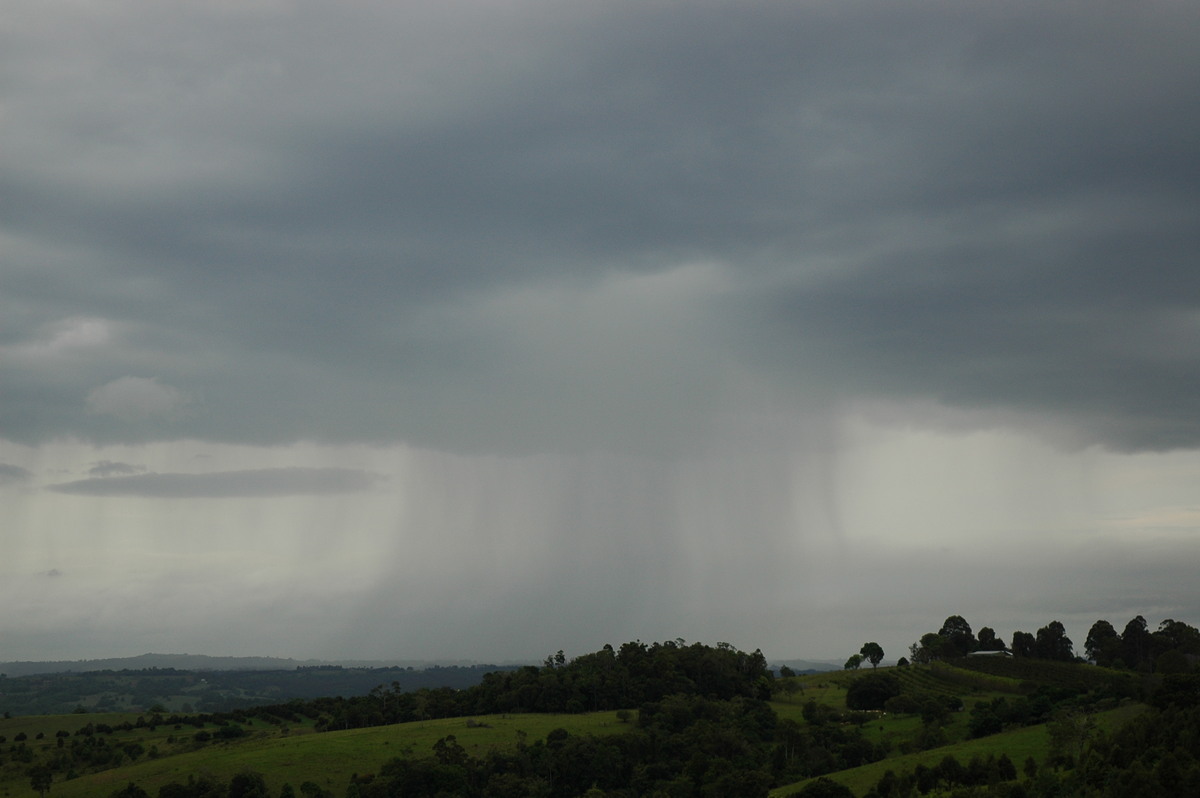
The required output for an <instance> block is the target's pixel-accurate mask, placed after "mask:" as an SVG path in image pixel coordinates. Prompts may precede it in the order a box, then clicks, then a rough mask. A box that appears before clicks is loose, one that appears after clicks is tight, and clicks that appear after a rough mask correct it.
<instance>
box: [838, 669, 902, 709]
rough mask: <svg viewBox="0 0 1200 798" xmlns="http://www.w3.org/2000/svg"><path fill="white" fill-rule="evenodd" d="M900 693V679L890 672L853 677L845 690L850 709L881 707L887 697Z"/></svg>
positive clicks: (847, 704)
mask: <svg viewBox="0 0 1200 798" xmlns="http://www.w3.org/2000/svg"><path fill="white" fill-rule="evenodd" d="M898 695H900V680H899V679H897V678H896V677H895V676H893V675H892V674H890V673H869V674H867V675H866V676H863V677H862V678H859V679H855V680H854V681H853V682H851V683H850V687H849V688H848V689H847V690H846V706H847V707H849V708H850V709H880V710H881V709H883V708H884V704H886V703H887V700H888V699H889V698H894V697H895V696H898Z"/></svg>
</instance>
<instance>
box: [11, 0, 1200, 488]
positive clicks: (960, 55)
mask: <svg viewBox="0 0 1200 798" xmlns="http://www.w3.org/2000/svg"><path fill="white" fill-rule="evenodd" d="M128 8H129V9H130V10H134V9H140V11H141V12H144V13H138V14H131V16H130V17H128V18H127V17H123V16H116V17H111V18H90V17H88V15H87V13H86V12H80V14H79V15H78V16H77V17H73V18H71V19H69V20H67V21H66V22H64V23H58V22H56V23H55V24H53V25H51V24H50V22H49V20H48V18H45V17H42V16H40V15H39V14H40V12H38V11H37V10H36V9H37V7H36V6H32V5H31V6H29V7H28V8H26V9H25V10H24V11H23V12H22V13H21V14H17V15H15V17H14V19H15V22H14V23H13V25H12V26H11V27H10V28H9V30H8V32H7V33H5V34H0V35H2V36H4V37H5V38H6V39H7V40H6V41H0V45H3V46H2V47H0V52H3V53H4V54H3V55H2V56H0V58H2V59H3V62H2V64H0V65H2V66H3V74H5V75H6V76H7V77H6V79H5V81H4V82H3V83H0V101H3V102H4V103H5V107H6V108H7V109H9V110H8V112H7V114H6V118H7V119H9V120H13V121H10V122H8V123H7V124H10V125H12V126H13V129H12V131H11V133H10V134H9V135H8V136H7V137H6V147H5V154H4V155H3V156H0V194H2V195H3V196H5V197H6V198H8V201H7V202H6V203H5V204H4V205H3V207H2V208H0V233H3V234H4V235H5V236H6V238H7V239H11V241H12V244H13V246H12V248H11V249H10V250H9V252H10V254H9V255H8V257H6V261H5V265H4V266H3V270H4V278H5V293H4V295H0V320H2V321H0V359H2V360H0V363H2V364H3V366H4V370H5V394H4V400H3V402H2V403H0V435H3V436H4V437H7V438H10V439H14V440H20V441H26V442H36V441H42V440H47V439H50V438H54V437H58V436H63V435H75V436H79V437H81V438H84V439H87V440H94V441H99V442H112V441H141V440H155V439H175V438H202V439H215V440H226V441H238V442H283V441H291V440H297V439H302V438H304V439H316V440H324V441H337V440H372V439H393V440H394V439H403V440H408V441H412V442H416V443H419V444H422V445H426V446H433V447H437V448H456V449H468V450H476V451H478V450H514V449H538V450H556V449H579V448H591V447H595V446H607V445H614V444H615V445H617V446H622V447H623V446H626V445H630V443H631V442H640V441H650V443H649V446H651V447H652V448H659V447H667V448H677V447H678V446H679V445H681V444H680V442H681V441H685V440H688V439H690V438H692V437H695V435H696V434H697V433H698V432H699V431H702V430H703V429H705V428H706V427H707V426H708V425H710V424H712V423H713V422H714V421H715V420H719V419H721V418H723V417H725V416H727V415H729V414H731V413H737V412H740V411H742V410H749V411H755V410H757V409H758V408H754V407H746V406H745V405H744V404H743V402H744V398H743V397H740V396H738V395H736V392H732V393H731V394H730V395H729V396H726V395H724V394H723V393H722V390H721V388H720V386H722V385H725V384H728V383H729V382H730V380H732V379H733V378H734V375H738V374H741V375H748V376H749V377H750V378H752V379H757V380H762V381H764V382H766V383H768V384H771V385H773V386H774V387H775V388H776V389H777V391H778V395H777V396H775V397H772V398H771V400H770V402H769V404H771V406H773V407H779V406H785V407H786V406H788V405H789V402H794V404H793V405H792V406H793V408H794V407H803V406H804V405H806V404H807V403H810V402H812V401H814V400H819V401H820V402H821V403H822V404H824V403H825V402H828V401H842V400H847V399H853V398H856V397H867V398H873V399H874V398H882V399H885V400H887V399H896V398H898V399H904V400H907V399H913V398H916V399H934V400H936V401H940V402H942V403H946V404H951V405H955V406H960V407H965V408H981V409H1000V410H1004V411H1008V412H1011V413H1013V414H1016V415H1021V416H1028V417H1029V418H1031V419H1035V420H1037V419H1041V420H1049V421H1050V422H1052V423H1062V424H1064V425H1066V426H1067V427H1070V428H1071V429H1072V430H1073V434H1074V435H1077V436H1078V437H1079V439H1080V440H1081V441H1083V442H1100V443H1104V444H1108V445H1111V446H1115V447H1120V448H1131V449H1136V448H1146V447H1149V448H1166V447H1171V446H1194V445H1198V444H1200V425H1198V424H1197V423H1196V422H1195V421H1194V419H1195V418H1200V412H1197V411H1200V407H1198V406H1197V404H1198V403H1200V399H1198V398H1197V397H1200V392H1197V390H1196V388H1197V387H1200V386H1198V385H1197V382H1200V323H1198V322H1197V321H1196V315H1195V314H1196V312H1197V310H1198V309H1200V276H1198V275H1200V270H1196V269H1195V268H1194V265H1195V264H1194V261H1195V253H1196V252H1197V251H1200V248H1198V246H1197V245H1198V244H1200V240H1198V238H1200V236H1198V235H1197V233H1196V232H1195V230H1194V228H1195V227H1196V225H1195V219H1196V218H1197V217H1198V216H1200V200H1198V198H1197V189H1196V186H1197V185H1200V154H1198V153H1200V150H1198V148H1197V147H1196V145H1195V142H1196V141H1197V140H1200V107H1198V106H1197V104H1196V103H1195V102H1194V98H1195V97H1196V96H1200V53H1198V51H1197V48H1195V46H1194V42H1195V40H1196V35H1197V33H1198V31H1200V26H1198V14H1200V12H1197V10H1196V9H1195V8H1194V7H1193V6H1190V5H1187V4H1141V5H1132V4H1124V3H1100V4H1098V5H1096V4H1092V5H1088V6H1087V7H1083V6H1073V5H1070V4H1066V5H1062V4H1059V5H1055V6H1046V5H1044V4H1034V3H1006V4H1003V5H1002V6H981V7H974V6H971V7H964V6H962V5H960V4H937V3H920V4H915V3H914V4H879V3H845V2H838V3H792V4H785V3H740V2H739V3H720V2H715V3H705V4H694V5H690V6H688V7H675V6H662V5H654V6H646V5H645V4H640V3H614V4H605V5H604V6H603V7H595V8H589V9H584V8H576V7H571V6H570V5H563V4H536V3H534V4H505V5H504V6H502V7H497V6H493V5H478V6H473V7H469V8H456V9H453V10H450V9H445V10H439V9H432V8H430V9H425V8H407V7H402V6H393V5H391V4H371V3H356V4H351V5H348V6H345V7H342V6H339V7H338V9H336V11H335V10H334V9H332V7H330V8H323V7H320V6H303V5H302V6H280V7H276V8H275V9H274V10H273V9H271V8H270V7H262V8H258V7H246V8H243V9H240V10H239V9H238V8H236V7H231V8H227V9H223V10H221V9H215V8H213V7H210V6H208V5H207V4H199V5H195V6H192V5H186V4H180V5H179V6H178V7H174V10H173V11H170V12H167V11H165V10H162V9H161V8H160V7H158V6H153V5H152V6H146V7H145V8H143V7H142V6H140V5H139V4H136V3H135V4H132V5H131V6H129V7H128ZM38 45H41V47H39V46H38ZM694 264H712V265H713V268H714V269H715V270H717V273H718V274H719V275H720V280H719V281H716V282H715V283H714V284H713V285H711V286H708V287H707V288H706V289H704V290H701V291H698V292H697V293H696V294H695V295H693V296H689V297H687V298H686V299H685V301H684V302H683V304H682V306H678V307H673V308H672V310H673V311H674V312H675V315H673V316H671V317H670V318H666V317H665V316H666V314H665V313H664V311H663V307H662V305H661V303H660V300H661V297H655V301H642V300H643V299H645V296H644V295H643V294H640V293H637V292H638V291H642V290H648V289H645V288H644V286H641V285H640V284H637V285H636V288H635V289H631V292H629V293H621V292H620V291H616V292H613V293H611V294H605V293H604V292H605V291H607V290H609V288H610V287H611V282H612V281H613V280H633V279H634V278H636V277H637V276H654V275H667V274H671V273H673V270H677V269H679V268H681V267H686V266H689V265H694ZM670 290H674V289H670ZM597 295H600V296H602V297H603V298H604V301H603V302H593V303H592V304H591V305H589V302H592V301H593V300H594V298H595V297H596V296H597ZM514 296H516V297H518V298H520V301H512V297H514ZM584 309H590V311H591V314H590V315H589V313H587V312H583V310H584ZM81 319H96V320H100V321H102V322H104V323H105V324H106V325H107V327H104V328H103V329H104V330H105V331H106V332H105V335H101V336H94V337H90V338H89V337H87V336H74V337H72V336H70V335H65V334H64V333H63V329H64V328H63V327H62V326H61V325H63V324H64V323H67V322H70V320H76V321H75V322H74V323H75V327H73V328H71V329H76V328H80V329H82V328H81V326H80V325H81V322H80V321H79V320H81ZM56 325H58V326H56ZM631 331H632V332H633V333H636V336H635V335H634V334H632V333H631ZM665 339H670V340H671V342H672V343H671V345H669V346H667V345H664V344H663V343H662V342H663V341H664V340H665ZM664 375H666V376H664ZM110 386H125V387H127V388H129V387H139V388H140V389H141V390H142V391H143V394H147V393H148V392H150V391H151V390H153V391H157V394H156V395H157V396H158V397H159V398H160V399H162V401H163V402H167V400H168V399H170V400H171V402H167V404H169V405H170V407H171V408H172V409H174V408H175V407H176V406H177V405H178V407H179V408H181V409H180V411H179V412H145V411H146V408H147V407H154V406H155V405H147V404H146V402H145V401H143V402H142V403H140V404H139V403H137V402H133V401H132V399H129V401H128V402H127V405H125V406H121V407H120V408H118V410H120V412H115V411H114V412H107V413H98V412H89V411H90V410H94V404H95V402H92V404H91V405H89V397H93V398H94V397H96V396H97V392H98V391H104V390H105V389H106V388H108V387H110ZM109 393H112V391H109ZM102 395H104V396H107V394H102ZM122 396H125V395H124V394H122ZM126 398H127V399H128V397H126ZM143 398H144V397H143ZM176 400H178V401H176ZM184 400H186V402H185V401H184ZM185 406H186V409H185V410H184V409H183V408H185ZM146 478H149V476H147V477H146ZM80 484H87V483H80Z"/></svg>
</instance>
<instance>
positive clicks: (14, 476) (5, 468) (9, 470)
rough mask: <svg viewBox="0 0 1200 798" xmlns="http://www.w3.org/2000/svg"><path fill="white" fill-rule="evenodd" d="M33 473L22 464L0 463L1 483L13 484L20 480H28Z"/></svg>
mask: <svg viewBox="0 0 1200 798" xmlns="http://www.w3.org/2000/svg"><path fill="white" fill-rule="evenodd" d="M31 476H32V474H30V473H29V471H27V470H26V469H24V468H21V467H20V466H15V465H10V464H8V463H0V485H13V484H16V483H18V482H26V481H28V480H29V478H30V477H31Z"/></svg>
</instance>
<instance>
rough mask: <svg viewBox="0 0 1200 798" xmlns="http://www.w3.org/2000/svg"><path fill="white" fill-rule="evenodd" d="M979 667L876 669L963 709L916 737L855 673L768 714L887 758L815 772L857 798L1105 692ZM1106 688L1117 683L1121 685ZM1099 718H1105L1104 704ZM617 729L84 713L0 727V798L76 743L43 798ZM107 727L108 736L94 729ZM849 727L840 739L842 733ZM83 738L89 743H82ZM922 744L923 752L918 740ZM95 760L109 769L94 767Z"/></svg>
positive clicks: (985, 748) (1011, 745)
mask: <svg viewBox="0 0 1200 798" xmlns="http://www.w3.org/2000/svg"><path fill="white" fill-rule="evenodd" d="M1005 667H1006V666H1005V665H1004V664H999V665H996V664H992V663H988V664H987V665H986V666H985V668H986V672H985V671H982V670H975V669H972V668H970V667H969V666H967V665H965V664H964V665H962V666H954V665H947V664H944V663H939V664H937V665H936V666H933V667H910V668H880V669H879V671H878V672H879V673H891V674H894V675H895V676H896V678H897V679H898V680H899V682H900V684H901V685H902V687H903V690H904V691H905V693H906V694H919V695H922V696H927V697H928V696H940V697H951V696H952V697H954V698H957V699H959V700H961V702H962V704H963V705H964V709H963V710H961V711H957V712H950V713H949V714H947V715H946V716H945V717H944V719H943V720H941V721H940V722H939V723H938V724H936V726H935V727H926V726H925V725H924V724H923V722H922V720H921V718H920V717H919V716H918V715H915V714H902V713H886V712H859V713H847V712H846V696H847V688H848V686H849V685H850V684H851V683H852V682H853V681H854V680H855V679H858V678H861V677H863V676H864V675H865V673H864V672H831V673H823V674H812V675H805V676H799V677H794V678H793V680H792V682H791V683H790V686H792V687H794V688H795V689H794V690H793V691H791V692H788V691H786V690H785V691H779V692H777V693H776V696H775V699H774V700H772V701H771V709H772V710H773V711H774V713H775V715H776V716H777V717H778V718H779V719H780V720H781V721H794V722H795V723H796V724H798V725H800V726H804V725H805V724H808V723H809V720H808V719H806V714H807V715H809V716H811V715H813V714H814V712H815V711H816V708H820V707H825V708H827V710H826V712H827V715H826V718H825V720H823V721H821V722H824V723H829V724H833V725H834V726H838V727H841V728H845V729H850V730H852V731H855V732H858V733H860V734H861V735H862V739H863V740H865V741H866V742H869V743H870V744H871V745H873V746H881V750H886V751H887V752H888V753H887V758H885V759H884V760H882V761H878V762H874V763H872V764H868V765H863V766H861V767H856V768H851V769H847V770H842V771H838V772H836V773H832V774H829V777H830V778H832V779H834V780H835V781H838V782H840V783H842V784H845V785H846V786H847V787H849V788H850V789H851V790H853V791H854V792H855V794H857V795H862V794H863V793H865V792H866V791H867V790H869V789H870V788H871V787H873V786H874V785H875V784H876V783H877V782H878V781H879V779H880V778H881V777H882V776H883V774H884V773H885V772H886V771H887V770H892V771H894V772H896V773H898V774H899V773H905V772H911V771H912V770H913V769H914V768H915V767H916V766H917V765H925V766H927V767H932V766H934V765H936V764H938V763H939V762H941V760H942V759H943V758H945V757H946V756H947V755H952V756H954V757H955V758H956V759H957V760H959V761H960V762H962V763H963V764H966V763H967V762H968V761H970V760H971V758H972V757H976V756H978V757H981V758H986V757H988V756H989V755H992V756H995V757H999V756H1000V755H1001V754H1007V756H1008V757H1009V759H1010V760H1012V762H1013V763H1014V764H1015V765H1016V766H1017V767H1018V768H1019V767H1020V766H1021V765H1022V764H1023V763H1024V762H1025V760H1026V759H1027V758H1032V759H1033V760H1034V761H1035V762H1038V763H1042V762H1044V761H1045V760H1046V758H1047V755H1048V752H1049V735H1048V733H1047V730H1046V727H1045V726H1041V725H1038V726H1025V727H1010V728H1008V729H1007V730H1006V731H1004V732H1003V733H999V734H993V735H990V736H987V737H983V738H980V739H969V737H970V734H969V728H968V724H969V720H970V716H971V713H970V708H971V707H973V706H975V705H976V704H977V703H983V704H988V703H989V702H992V701H994V700H996V699H1000V698H1004V699H1005V700H1010V701H1012V700H1019V701H1025V700H1026V699H1025V695H1027V694H1030V692H1031V691H1032V690H1034V689H1035V688H1036V687H1037V686H1038V684H1039V677H1043V678H1044V679H1045V681H1044V682H1040V683H1041V684H1043V685H1060V686H1061V685H1064V684H1066V683H1067V682H1068V681H1069V679H1070V678H1071V676H1072V675H1074V677H1075V679H1076V686H1079V685H1083V686H1085V687H1086V686H1088V685H1098V686H1103V685H1105V684H1109V683H1112V682H1113V679H1114V678H1118V677H1114V676H1113V674H1112V672H1105V671H1103V669H1097V668H1088V667H1087V666H1073V670H1068V669H1066V668H1063V667H1061V666H1058V665H1053V666H1046V665H1034V666H1031V665H1029V664H1027V663H1023V664H1018V665H1015V666H1011V667H1010V669H1009V671H1008V672H1005V670H1004V668H1005ZM1119 678H1124V677H1123V676H1121V677H1119ZM1109 707H1117V703H1116V701H1115V700H1113V701H1112V702H1111V703H1110V704H1109ZM1142 709H1143V707H1142V705H1140V704H1134V703H1131V702H1128V701H1127V702H1125V703H1123V704H1122V705H1120V706H1119V707H1117V708H1115V709H1108V710H1107V711H1105V712H1102V713H1098V714H1095V715H1093V718H1094V719H1095V721H1096V723H1097V725H1098V726H1099V727H1101V728H1115V727H1116V726H1117V725H1119V724H1121V723H1123V722H1125V721H1127V720H1128V719H1129V718H1131V717H1133V716H1134V715H1135V714H1136V713H1138V712H1140V711H1142ZM621 714H622V715H624V716H625V720H624V721H622V720H621V719H620V718H618V713H616V712H595V713H584V714H518V713H512V714H504V715H487V716H476V717H472V718H452V719H442V720H428V721H418V722H412V723H402V724H395V725H390V726H373V727H367V728H358V729H349V730H343V731H324V732H318V731H316V729H315V728H314V725H315V721H314V719H312V718H302V719H299V720H293V721H291V722H283V721H279V722H278V723H276V722H268V721H266V720H262V719H258V720H253V719H249V718H248V719H246V720H245V721H244V722H242V723H240V724H237V726H238V728H240V730H241V731H242V732H244V733H243V734H239V735H237V736H234V735H232V734H229V732H232V731H236V729H233V728H230V727H229V726H228V725H226V721H222V722H221V724H218V723H212V722H210V723H207V724H199V725H196V724H191V723H183V724H179V725H172V724H168V723H166V722H165V721H163V719H162V718H161V717H155V716H147V715H146V714H144V713H143V714H142V715H137V714H122V713H103V714H101V713H97V714H87V713H79V714H71V715H55V716H30V717H18V718H11V719H5V720H0V737H2V738H3V740H0V798H8V796H14V797H15V796H28V795H33V794H34V792H33V791H32V789H31V786H30V779H29V774H28V771H29V768H30V766H31V763H37V762H46V761H51V760H53V759H54V757H55V756H56V755H61V754H60V749H64V748H66V749H70V748H71V747H73V746H74V747H75V748H76V749H78V748H79V747H80V746H81V745H83V744H86V745H87V746H89V747H88V750H89V751H92V750H96V751H98V753H97V757H99V759H98V760H97V762H96V763H95V764H90V765H87V766H83V767H81V771H82V772H80V773H78V774H76V773H70V774H66V775H64V773H63V769H62V768H57V769H56V772H55V776H54V783H53V784H52V786H51V790H50V793H49V795H50V796H51V798H59V797H60V796H61V798H75V797H76V796H78V797H79V798H85V797H86V798H94V797H95V796H101V798H105V797H106V796H108V795H110V794H111V793H112V792H114V791H116V790H118V789H120V788H122V787H124V786H125V785H126V784H128V783H129V782H134V783H136V784H138V785H139V786H140V787H142V788H143V789H144V790H146V791H147V792H148V793H149V794H150V795H151V796H154V795H156V794H157V792H158V790H159V788H160V787H162V786H163V785H165V784H168V783H171V782H180V783H186V782H187V781H188V778H189V777H195V776H208V777H211V778H213V779H215V780H216V781H218V782H221V783H227V782H228V781H229V780H230V779H231V778H232V777H233V776H234V775H236V774H238V773H240V772H244V771H248V770H249V771H254V772H257V773H261V774H263V776H264V777H265V780H266V783H267V786H268V788H269V789H270V791H271V793H272V794H277V793H278V792H279V790H280V788H281V787H282V786H283V785H284V784H285V783H287V784H291V785H292V787H293V788H294V789H298V788H299V787H300V785H302V784H304V783H305V782H312V783H314V784H317V785H319V786H321V787H323V788H325V789H327V790H329V791H330V792H331V793H332V794H334V795H341V794H342V793H343V792H344V791H345V789H346V785H347V784H348V783H349V782H350V780H351V777H352V776H354V775H359V776H363V775H367V774H372V773H377V772H378V771H379V769H380V768H381V766H382V765H384V764H385V763H386V762H388V761H389V760H391V759H393V758H395V757H427V756H431V755H432V753H433V751H432V749H433V745H434V743H436V742H437V741H438V740H440V739H442V738H445V737H448V736H450V735H453V736H454V737H455V739H456V740H457V742H458V743H459V744H460V745H461V746H463V748H464V749H465V750H466V752H467V753H468V754H469V755H471V756H472V757H476V758H484V757H485V756H486V755H487V753H488V752H489V751H492V750H513V749H515V748H517V747H518V746H519V745H522V744H529V745H533V744H534V743H535V742H537V741H539V740H544V739H545V738H546V736H547V734H549V733H550V732H551V731H553V730H555V729H558V728H563V729H566V730H567V731H568V732H569V733H570V734H571V735H596V736H605V735H612V734H621V733H624V732H627V731H630V730H631V729H632V728H634V726H633V724H634V723H636V713H633V717H632V718H631V717H629V715H628V714H627V713H621ZM105 727H111V731H110V730H109V729H108V728H105ZM851 727H853V728H851ZM89 728H90V730H91V731H92V732H94V733H92V734H88V731H89ZM930 728H934V729H935V730H936V732H937V741H938V742H940V743H942V744H938V745H936V747H932V748H928V749H927V750H920V748H921V747H922V744H920V743H919V742H918V739H919V736H920V735H922V734H923V733H924V734H926V735H928V733H929V729H930ZM923 739H924V741H925V742H924V743H923V744H924V745H925V746H928V745H929V744H930V743H929V738H928V736H926V737H925V738H923ZM105 756H109V757H111V759H107V760H106V759H104V757H105ZM805 783H806V782H805V781H801V782H796V783H794V784H789V785H786V786H782V787H778V788H776V789H774V790H772V791H771V795H772V796H786V795H790V794H791V793H793V792H795V791H796V790H798V789H800V788H802V787H803V786H804V784H805Z"/></svg>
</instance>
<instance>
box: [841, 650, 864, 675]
mask: <svg viewBox="0 0 1200 798" xmlns="http://www.w3.org/2000/svg"><path fill="white" fill-rule="evenodd" d="M862 663H863V655H862V654H851V655H850V659H848V660H846V664H845V665H843V666H842V669H843V670H848V671H856V670H858V668H859V666H860V665H862Z"/></svg>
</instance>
